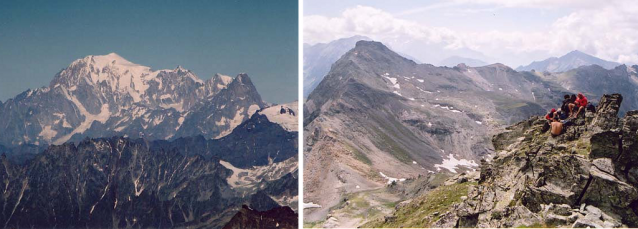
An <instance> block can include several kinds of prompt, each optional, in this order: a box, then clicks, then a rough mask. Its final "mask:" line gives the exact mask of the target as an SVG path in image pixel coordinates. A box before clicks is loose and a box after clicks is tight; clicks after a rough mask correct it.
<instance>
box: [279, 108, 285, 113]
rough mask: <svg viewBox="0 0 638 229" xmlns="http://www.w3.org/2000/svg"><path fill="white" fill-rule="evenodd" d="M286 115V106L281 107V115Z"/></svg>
mask: <svg viewBox="0 0 638 229" xmlns="http://www.w3.org/2000/svg"><path fill="white" fill-rule="evenodd" d="M285 113H286V109H285V108H284V106H281V110H279V114H285Z"/></svg>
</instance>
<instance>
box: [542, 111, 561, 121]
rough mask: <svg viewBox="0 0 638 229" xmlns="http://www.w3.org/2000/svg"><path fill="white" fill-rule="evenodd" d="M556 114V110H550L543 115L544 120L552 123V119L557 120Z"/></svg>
mask: <svg viewBox="0 0 638 229" xmlns="http://www.w3.org/2000/svg"><path fill="white" fill-rule="evenodd" d="M557 116H558V115H557V113H556V109H554V108H552V110H551V111H550V112H549V113H547V115H545V119H547V120H548V121H552V120H553V119H555V118H557Z"/></svg>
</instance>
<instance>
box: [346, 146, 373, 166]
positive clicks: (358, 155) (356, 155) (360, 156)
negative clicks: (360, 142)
mask: <svg viewBox="0 0 638 229" xmlns="http://www.w3.org/2000/svg"><path fill="white" fill-rule="evenodd" d="M345 145H346V147H348V150H350V151H351V152H352V153H353V154H354V159H357V160H358V161H360V162H363V163H364V164H366V165H372V161H371V160H370V158H368V156H366V155H365V154H364V153H363V152H361V151H359V150H358V149H357V148H355V147H353V146H351V145H350V144H345Z"/></svg>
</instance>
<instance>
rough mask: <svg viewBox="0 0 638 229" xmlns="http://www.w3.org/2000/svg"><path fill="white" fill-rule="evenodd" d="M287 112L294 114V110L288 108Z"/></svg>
mask: <svg viewBox="0 0 638 229" xmlns="http://www.w3.org/2000/svg"><path fill="white" fill-rule="evenodd" d="M288 114H290V115H292V116H295V112H294V111H293V110H292V109H290V108H288Z"/></svg>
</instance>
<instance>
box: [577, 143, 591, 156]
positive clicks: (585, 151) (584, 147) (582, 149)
mask: <svg viewBox="0 0 638 229" xmlns="http://www.w3.org/2000/svg"><path fill="white" fill-rule="evenodd" d="M590 151H591V144H587V143H585V142H584V141H583V139H578V142H576V153H578V154H580V155H583V156H585V157H589V152H590Z"/></svg>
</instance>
